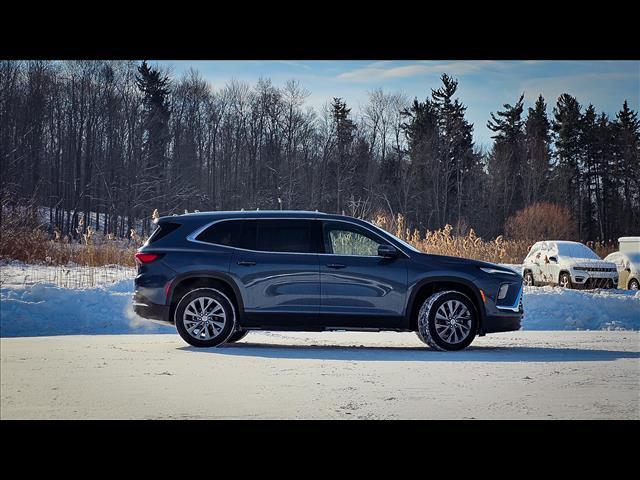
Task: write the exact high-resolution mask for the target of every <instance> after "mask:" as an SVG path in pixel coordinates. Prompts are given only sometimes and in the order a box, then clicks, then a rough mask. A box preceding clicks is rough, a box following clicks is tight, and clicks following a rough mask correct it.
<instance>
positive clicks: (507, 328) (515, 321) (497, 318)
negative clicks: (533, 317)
mask: <svg viewBox="0 0 640 480" xmlns="http://www.w3.org/2000/svg"><path fill="white" fill-rule="evenodd" d="M523 316H524V313H517V314H512V315H487V316H486V317H485V318H484V321H483V322H482V333H497V332H513V331H516V330H520V328H521V327H522V317H523Z"/></svg>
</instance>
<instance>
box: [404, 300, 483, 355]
mask: <svg viewBox="0 0 640 480" xmlns="http://www.w3.org/2000/svg"><path fill="white" fill-rule="evenodd" d="M445 304H447V305H445ZM458 304H462V305H464V307H465V308H466V313H467V314H468V315H467V314H465V313H464V310H460V314H461V315H460V317H456V315H455V313H456V311H457V310H454V311H453V312H451V311H450V312H451V314H452V315H451V317H452V319H453V320H456V319H457V318H460V319H461V320H462V322H461V323H460V324H457V325H456V324H454V326H453V327H450V326H444V325H443V324H442V322H443V320H442V315H441V312H440V308H441V307H443V308H444V312H445V313H446V311H447V309H448V308H449V306H450V305H454V306H457V305H458ZM456 308H458V307H456ZM460 308H461V307H460ZM436 315H438V320H437V322H438V324H437V325H436ZM447 316H448V315H447ZM478 325H479V319H478V311H477V309H476V307H475V305H474V304H473V302H472V301H471V300H470V299H469V297H467V296H466V295H464V294H463V293H460V292H458V291H455V290H447V291H444V292H437V293H434V294H433V295H431V296H430V297H428V298H427V299H426V300H425V301H424V303H423V304H422V307H421V308H420V311H419V312H418V331H417V332H416V333H417V335H418V338H420V340H422V341H423V342H424V343H426V344H427V345H429V346H430V347H431V348H433V349H434V350H440V351H455V350H462V349H463V348H466V347H468V346H469V345H470V344H471V342H473V339H474V338H475V336H476V334H477V332H478ZM464 328H468V330H464ZM438 332H440V333H438ZM448 332H449V335H448V336H449V337H451V338H450V339H449V340H447V339H446V338H445V337H447V333H448ZM465 333H466V336H464V337H463V334H465ZM454 335H455V337H456V338H455V339H454V338H453V337H454ZM458 335H459V336H460V337H463V338H461V340H459V341H455V340H457V338H458ZM451 340H454V341H451Z"/></svg>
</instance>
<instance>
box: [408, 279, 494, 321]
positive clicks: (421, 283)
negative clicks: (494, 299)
mask: <svg viewBox="0 0 640 480" xmlns="http://www.w3.org/2000/svg"><path fill="white" fill-rule="evenodd" d="M439 282H450V283H459V284H461V285H464V286H465V287H467V288H469V290H471V292H473V295H474V298H473V299H472V300H475V302H476V304H477V305H479V306H480V308H479V309H478V314H479V315H480V319H479V320H480V326H482V324H483V323H484V319H485V317H486V311H485V308H484V302H483V301H482V297H481V296H480V291H479V290H478V287H476V285H475V284H474V283H473V282H471V281H469V280H467V279H466V278H462V277H451V276H444V275H438V276H434V277H425V278H423V279H421V280H420V281H419V282H417V283H415V284H414V285H413V287H412V289H411V293H410V294H409V296H408V298H407V304H406V305H405V323H406V325H407V328H409V327H410V326H411V310H412V307H413V303H414V302H415V299H416V295H417V294H418V292H419V291H420V290H421V289H422V287H424V286H425V285H428V284H432V283H439Z"/></svg>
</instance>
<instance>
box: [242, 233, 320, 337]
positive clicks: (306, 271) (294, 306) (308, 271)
mask: <svg viewBox="0 0 640 480" xmlns="http://www.w3.org/2000/svg"><path fill="white" fill-rule="evenodd" d="M255 249H256V250H249V249H236V251H235V255H234V258H233V260H232V262H231V267H230V273H231V275H232V276H233V277H234V279H235V280H236V282H237V284H238V286H239V288H240V289H241V291H242V297H243V301H244V311H245V317H246V318H245V322H247V325H248V326H249V325H255V326H264V325H274V326H275V325H278V326H287V325H288V326H292V327H293V326H295V325H296V322H299V323H304V322H311V323H313V322H315V321H316V320H317V316H318V311H319V307H320V272H319V264H318V255H317V253H316V252H315V251H316V250H317V249H316V246H315V243H314V239H313V236H312V233H311V224H310V222H309V221H307V220H259V221H258V222H257V238H256V242H255ZM261 249H270V250H283V251H277V252H276V251H260V250H261ZM287 250H290V251H287ZM312 251H313V252H312Z"/></svg>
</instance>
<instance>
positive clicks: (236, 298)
mask: <svg viewBox="0 0 640 480" xmlns="http://www.w3.org/2000/svg"><path fill="white" fill-rule="evenodd" d="M206 287H210V288H215V289H218V290H220V291H221V292H222V293H224V294H225V295H226V296H227V297H228V298H229V300H230V301H231V302H232V303H233V306H234V308H235V310H236V312H237V313H238V318H237V319H236V321H237V322H238V323H240V321H241V319H242V318H243V316H244V304H243V302H242V296H241V295H240V291H239V289H238V287H237V285H236V284H235V282H234V281H233V280H232V279H231V278H230V277H229V276H228V275H225V274H223V273H220V272H189V273H187V274H183V275H178V276H177V277H176V278H175V279H174V280H173V281H172V282H171V285H170V286H169V289H168V291H167V305H169V307H170V308H169V318H171V319H172V318H173V315H174V312H175V308H176V305H177V304H178V302H179V301H180V299H181V298H182V297H183V296H184V294H185V293H187V292H188V291H190V290H193V289H196V288H206Z"/></svg>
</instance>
